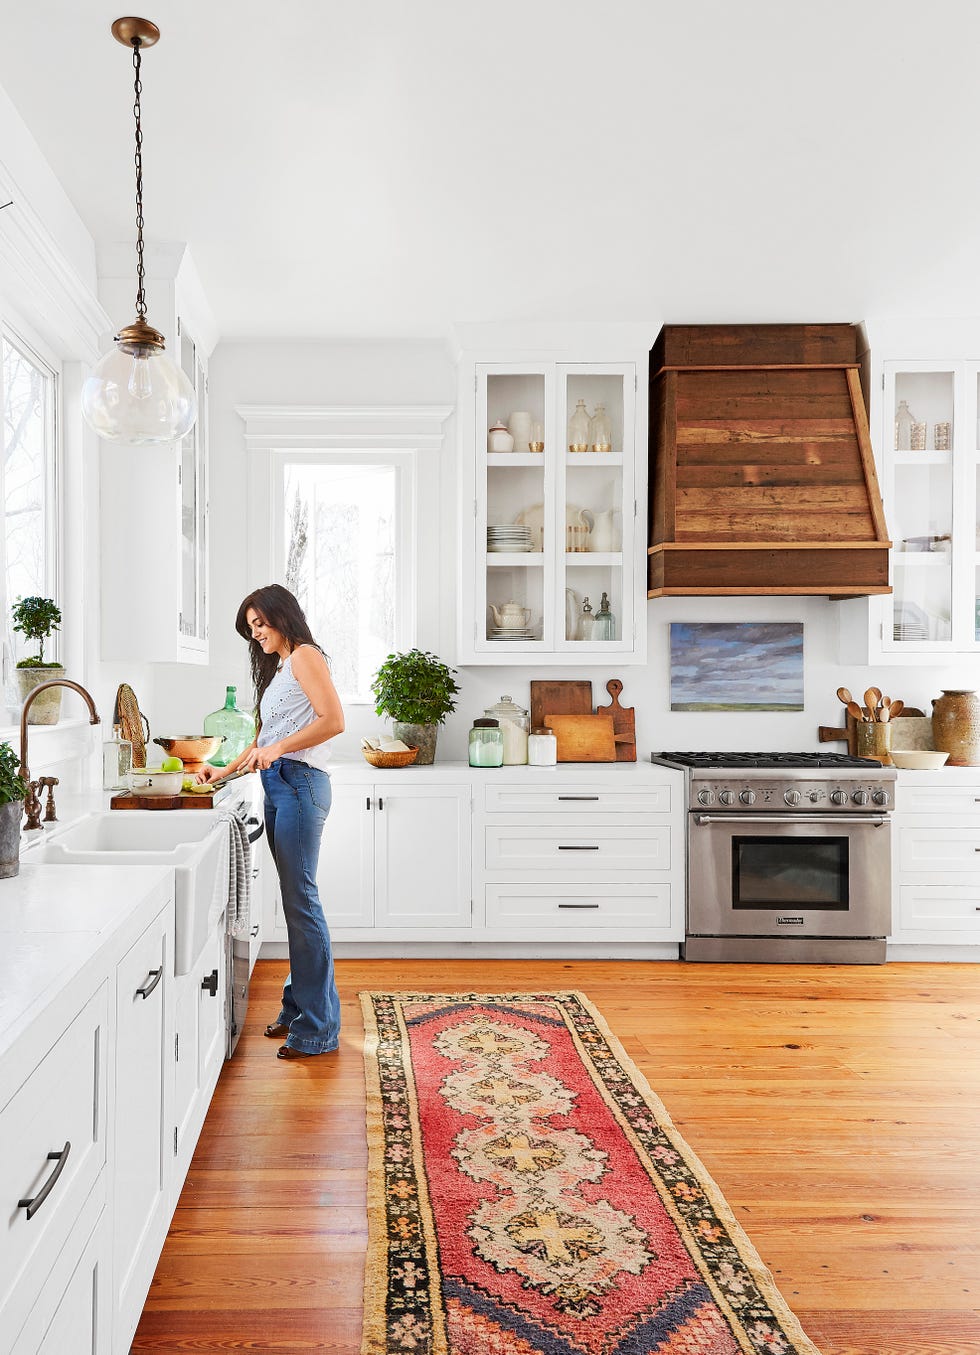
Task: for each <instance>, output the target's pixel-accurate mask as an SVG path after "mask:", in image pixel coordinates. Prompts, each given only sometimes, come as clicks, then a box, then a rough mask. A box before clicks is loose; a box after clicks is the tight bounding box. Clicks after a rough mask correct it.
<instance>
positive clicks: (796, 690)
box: [670, 621, 803, 711]
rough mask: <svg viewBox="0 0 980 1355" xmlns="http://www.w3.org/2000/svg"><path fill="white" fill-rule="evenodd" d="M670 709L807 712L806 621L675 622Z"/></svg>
mask: <svg viewBox="0 0 980 1355" xmlns="http://www.w3.org/2000/svg"><path fill="white" fill-rule="evenodd" d="M670 708H671V710H686V711H703V710H733V711H756V710H758V711H799V710H802V709H803V623H802V621H732V622H725V621H722V622H714V621H707V622H700V621H672V622H671V623H670Z"/></svg>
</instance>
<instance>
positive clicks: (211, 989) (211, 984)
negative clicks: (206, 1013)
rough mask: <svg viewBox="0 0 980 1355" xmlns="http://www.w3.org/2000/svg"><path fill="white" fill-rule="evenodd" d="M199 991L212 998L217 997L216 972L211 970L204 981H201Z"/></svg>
mask: <svg viewBox="0 0 980 1355" xmlns="http://www.w3.org/2000/svg"><path fill="white" fill-rule="evenodd" d="M201 989H202V990H203V991H204V992H208V993H210V994H211V996H212V997H217V996H218V971H217V970H216V969H212V970H211V973H210V974H209V975H208V976H207V978H206V979H202V980H201Z"/></svg>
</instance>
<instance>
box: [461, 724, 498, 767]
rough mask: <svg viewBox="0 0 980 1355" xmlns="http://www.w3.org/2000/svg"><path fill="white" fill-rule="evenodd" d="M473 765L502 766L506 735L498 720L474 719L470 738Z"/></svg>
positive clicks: (471, 764) (471, 763) (471, 762)
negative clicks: (502, 732)
mask: <svg viewBox="0 0 980 1355" xmlns="http://www.w3.org/2000/svg"><path fill="white" fill-rule="evenodd" d="M469 751H470V766H471V767H502V766H503V765H504V736H503V734H501V732H500V726H499V725H498V724H497V721H496V720H489V719H485V720H474V721H473V728H472V729H471V730H470V740H469Z"/></svg>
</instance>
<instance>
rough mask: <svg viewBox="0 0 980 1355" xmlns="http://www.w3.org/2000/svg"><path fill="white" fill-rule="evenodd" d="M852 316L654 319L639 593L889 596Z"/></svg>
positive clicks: (882, 521) (885, 551) (883, 534)
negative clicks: (645, 543) (644, 557)
mask: <svg viewBox="0 0 980 1355" xmlns="http://www.w3.org/2000/svg"><path fill="white" fill-rule="evenodd" d="M859 366H860V365H859V361H858V330H857V327H856V326H855V325H846V324H839V325H665V326H664V328H663V329H662V330H661V331H660V334H659V335H658V337H657V341H656V343H655V344H654V346H653V349H652V350H651V354H650V548H649V575H648V578H649V585H648V596H649V597H665V596H668V595H674V594H689V595H704V594H746V593H770V594H780V593H789V594H802V593H826V594H827V595H829V596H830V597H833V598H846V597H856V596H861V595H865V594H869V593H890V592H891V588H890V587H889V585H888V549H889V547H890V545H891V542H890V541H889V540H888V533H887V530H886V527H885V517H884V512H883V509H882V504H881V493H880V491H879V488H878V479H877V476H876V474H875V467H874V457H873V454H872V451H871V440H870V438H869V435H868V418H867V413H866V411H865V405H864V397H863V395H862V392H861V382H860V375H859Z"/></svg>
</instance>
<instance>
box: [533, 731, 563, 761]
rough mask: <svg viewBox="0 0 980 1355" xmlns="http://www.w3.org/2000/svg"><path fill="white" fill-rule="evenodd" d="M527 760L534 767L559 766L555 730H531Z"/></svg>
mask: <svg viewBox="0 0 980 1355" xmlns="http://www.w3.org/2000/svg"><path fill="white" fill-rule="evenodd" d="M527 760H528V762H529V763H530V764H531V766H532V767H556V766H557V765H558V740H557V739H556V738H555V735H554V731H553V730H551V729H546V728H544V727H542V728H541V729H532V730H531V734H530V737H529V739H528V741H527Z"/></svg>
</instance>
